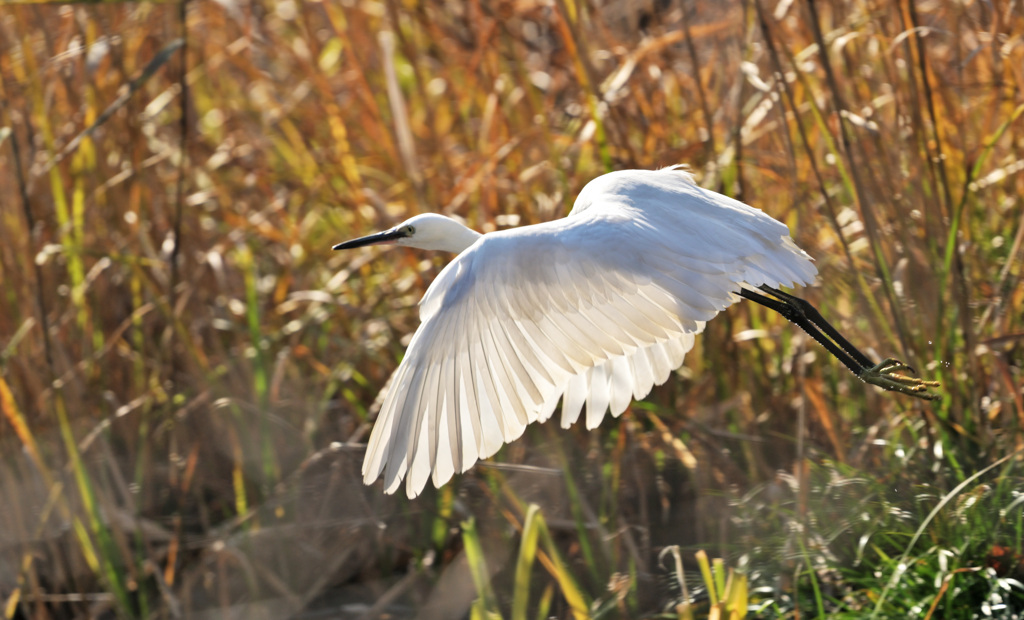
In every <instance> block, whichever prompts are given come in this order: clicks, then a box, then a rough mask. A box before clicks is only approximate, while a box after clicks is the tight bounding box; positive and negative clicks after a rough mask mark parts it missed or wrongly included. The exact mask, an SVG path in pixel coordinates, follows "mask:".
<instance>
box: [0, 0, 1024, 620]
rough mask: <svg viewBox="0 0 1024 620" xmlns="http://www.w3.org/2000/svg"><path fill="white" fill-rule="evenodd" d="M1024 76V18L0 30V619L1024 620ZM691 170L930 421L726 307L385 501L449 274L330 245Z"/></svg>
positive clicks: (626, 2)
mask: <svg viewBox="0 0 1024 620" xmlns="http://www.w3.org/2000/svg"><path fill="white" fill-rule="evenodd" d="M1022 87H1024V7H1022V5H1021V3H1020V2H1014V1H1010V0H991V1H987V0H976V1H970V0H968V1H959V0H956V1H955V0H900V1H898V2H888V1H879V0H827V1H820V2H808V1H806V0H779V1H776V0H741V1H725V2H694V1H692V0H648V1H644V0H636V1H632V0H615V1H610V2H602V1H600V0H536V1H534V0H496V1H482V0H471V1H468V2H462V1H445V0H384V1H378V0H331V1H329V2H297V1H295V0H250V1H242V0H239V1H235V0H219V1H216V2H214V1H206V0H193V1H191V2H187V3H180V2H178V3H162V4H161V3H126V2H111V3H85V4H29V5H18V4H10V3H4V4H3V5H2V6H0V205H2V206H0V261H2V262H0V413H2V416H0V602H2V603H3V608H2V609H3V613H4V614H5V617H6V618H84V617H97V618H114V617H121V618H127V617H140V618H179V617H188V618H202V617H211V618H212V617H217V618H221V617H239V618H284V617H293V618H365V617H368V618H378V617H389V618H396V617H398V618H401V617H415V616H419V617H425V618H460V617H472V618H485V617H486V618H494V617H511V618H525V617H527V616H529V617H538V618H543V617H577V618H582V617H588V616H592V617H610V618H620V617H624V618H641V617H672V618H675V617H679V618H688V617H708V616H709V614H710V616H711V617H742V613H748V614H749V615H750V616H756V617H780V618H798V617H803V616H805V615H812V616H814V617H835V616H842V617H865V616H867V615H869V614H872V613H873V614H875V615H877V616H878V617H944V618H959V617H963V618H968V617H1018V616H1017V615H1016V614H1020V613H1021V612H1024V585H1022V584H1021V581H1019V580H1020V579H1021V578H1022V577H1024V561H1022V556H1021V555H1020V554H1021V553H1022V543H1024V541H1022V538H1024V516H1022V506H1024V495H1022V493H1024V484H1022V483H1024V480H1022V474H1024V471H1022V468H1021V465H1020V463H1019V456H1020V453H1019V450H1020V448H1021V447H1022V438H1024V437H1022V428H1021V424H1022V422H1024V395H1022V386H1024V286H1022V284H1021V279H1022V276H1024V268H1022V263H1021V257H1022V253H1024V251H1022V249H1021V246H1022V243H1024V208H1022V196H1024V174H1022V171H1024V120H1021V115H1022V112H1024V92H1022ZM677 163H684V164H688V165H689V166H690V167H691V170H692V171H693V173H694V174H695V176H696V177H697V179H698V182H699V183H700V184H701V185H702V186H704V187H708V188H711V189H714V190H716V191H720V192H723V193H725V194H728V195H730V196H733V197H736V198H738V199H740V200H743V201H745V202H747V203H749V204H752V205H754V206H756V207H758V208H760V209H762V210H764V211H765V212H766V213H768V214H769V215H771V216H772V217H775V218H777V219H779V220H781V221H783V222H785V223H786V224H788V225H789V226H790V230H791V231H792V233H793V237H794V239H795V241H796V242H797V243H798V244H799V245H800V246H801V247H803V248H804V249H806V250H807V252H809V253H810V254H811V255H812V256H813V257H814V258H815V259H816V261H817V267H818V269H819V271H820V277H819V281H818V282H817V283H816V285H815V286H814V287H811V288H807V289H803V290H800V291H797V294H800V295H802V296H804V297H806V298H807V299H809V300H810V301H812V302H813V303H814V304H816V305H817V306H818V307H819V308H820V309H821V311H822V313H823V314H824V315H825V316H826V318H827V319H828V320H830V321H831V322H832V323H833V324H834V325H835V326H836V327H837V328H839V329H840V331H841V332H842V333H844V334H845V335H846V336H847V338H849V339H850V340H851V341H852V342H853V343H854V344H856V345H858V346H860V347H862V348H863V350H864V351H865V352H867V353H869V354H870V355H872V356H873V357H875V358H877V359H882V358H884V357H887V356H890V355H892V356H896V357H899V358H901V359H903V360H906V361H908V362H909V363H910V364H911V365H913V366H914V367H915V368H917V369H918V371H919V373H920V374H921V375H922V376H924V377H925V378H928V379H935V380H939V381H941V382H942V388H940V392H941V394H942V400H940V401H936V402H926V401H921V400H917V399H914V398H911V397H907V396H903V395H898V394H892V393H884V392H881V391H879V390H877V389H875V388H871V387H868V386H866V385H864V384H862V383H861V382H860V381H859V380H857V379H856V377H854V376H853V375H852V374H850V373H849V372H847V371H846V370H845V369H844V368H843V367H842V366H840V365H839V364H838V363H837V362H836V361H835V360H833V359H832V358H831V357H830V356H828V355H827V354H826V353H825V352H824V350H823V349H821V348H820V347H819V346H818V345H817V344H816V343H814V342H813V341H810V340H809V339H808V338H806V337H805V336H804V335H803V333H802V332H800V331H799V330H798V329H796V328H794V327H793V326H791V325H789V324H787V323H786V322H785V321H784V320H783V319H781V318H780V317H779V316H777V315H775V314H774V313H772V312H770V311H767V310H765V309H764V308H762V307H759V306H757V305H755V304H749V303H741V304H738V305H736V306H734V307H732V308H730V309H729V310H728V311H726V312H725V313H723V314H722V315H721V316H720V317H719V318H717V319H716V320H714V321H712V322H711V323H709V325H708V327H707V331H706V333H705V334H704V335H703V336H701V337H700V338H698V340H697V345H696V346H695V348H694V349H693V351H692V352H691V353H690V354H689V355H688V356H687V359H686V363H685V365H684V366H683V367H682V368H681V369H680V370H679V371H678V372H677V373H675V375H674V376H673V377H672V378H671V379H670V380H669V382H668V383H667V384H666V385H664V386H662V387H660V388H657V389H655V391H654V392H653V393H652V395H651V396H650V397H649V398H648V399H647V400H646V401H645V402H643V403H635V404H634V405H633V406H632V407H631V408H630V409H629V410H628V411H627V412H626V413H625V414H624V415H623V416H622V417H621V418H618V419H606V420H605V423H604V424H603V426H602V427H601V428H600V429H598V430H596V431H594V432H589V433H588V432H585V431H584V430H583V429H582V428H572V429H569V430H562V429H560V428H558V427H557V425H555V424H547V425H540V426H537V427H535V428H529V429H527V433H526V434H525V436H524V438H523V439H521V440H519V441H517V442H515V443H513V444H512V445H509V446H506V447H505V448H504V449H503V450H502V451H501V452H500V453H499V454H498V455H497V456H496V457H495V458H494V459H492V460H491V461H488V462H486V463H481V464H478V466H476V467H475V468H474V469H473V470H472V471H470V472H468V473H466V474H464V475H461V476H456V478H455V479H454V480H453V481H452V482H451V483H450V484H448V485H447V486H445V487H444V488H442V489H441V490H433V489H428V491H427V492H426V493H425V494H424V495H423V496H421V497H420V498H418V499H416V500H413V501H409V500H407V499H405V498H403V497H395V496H384V495H383V493H382V491H381V488H380V485H379V484H378V485H376V486H372V487H364V486H363V485H362V482H361V479H360V475H359V467H360V464H361V459H362V451H363V442H365V440H366V438H367V436H368V432H369V429H370V428H371V426H372V423H373V420H374V416H375V414H376V405H378V404H379V403H377V402H376V398H377V395H378V392H379V390H380V389H381V388H382V387H383V385H384V384H385V382H386V381H387V379H388V377H389V375H390V373H391V372H392V371H393V370H394V368H395V367H396V365H397V363H398V361H399V360H400V358H401V355H402V352H403V350H404V346H405V344H407V343H408V339H409V336H410V334H411V333H412V332H413V330H414V329H415V328H416V326H417V324H418V318H417V311H416V302H417V301H418V299H419V298H420V296H421V295H422V293H423V291H424V290H425V288H426V286H427V285H428V284H429V283H430V281H431V280H432V279H433V278H434V276H436V274H437V273H438V272H439V270H440V269H441V268H442V267H443V265H444V264H445V263H446V262H447V261H448V260H450V256H447V255H442V254H439V253H438V254H435V253H427V252H418V251H413V250H408V249H390V250H376V249H374V250H368V251H360V252H346V253H333V252H331V250H330V247H331V245H332V244H334V243H337V242H340V241H344V240H347V239H349V238H352V237H355V236H359V235H363V234H367V233H369V232H373V231H376V230H379V229H383V228H386V227H388V226H391V225H393V224H395V223H397V222H399V221H401V220H402V219H404V218H406V217H408V216H409V215H412V214H415V213H420V212H426V211H437V212H441V213H445V214H450V215H457V216H460V217H462V218H464V219H465V221H466V222H467V223H468V224H469V225H470V226H472V227H474V228H476V229H478V230H481V231H484V232H486V231H493V230H496V229H500V228H503V227H508V226H516V225H525V224H532V223H536V222H541V221H547V220H551V219H554V218H558V217H563V216H564V215H565V214H566V213H568V211H569V209H570V208H571V206H572V202H573V199H574V197H575V195H576V194H577V192H578V191H579V190H580V188H581V187H582V186H583V185H584V184H585V183H586V182H587V181H589V180H590V179H592V178H594V177H595V176H598V175H600V174H603V173H605V172H608V171H612V170H618V169H624V168H656V167H663V166H668V165H672V164H677ZM612 250H613V249H611V248H610V251H612ZM699 551H703V552H706V554H707V557H711V558H721V562H717V563H714V564H713V566H712V571H714V574H712V575H708V576H705V577H703V578H702V577H701V569H700V567H701V563H700V562H699V561H698V560H697V559H696V558H697V556H695V553H696V552H699ZM730 571H731V572H730ZM730 575H731V576H730ZM719 578H720V579H719ZM726 581H728V582H729V583H728V585H726ZM709 583H710V584H711V588H710V590H709V589H708V587H707V586H708V584H709ZM720 598H724V599H727V600H724V601H723V600H719V599H720ZM748 606H749V607H748ZM741 612H742V613H741ZM714 614H720V615H717V616H715V615H714ZM729 614H735V615H729Z"/></svg>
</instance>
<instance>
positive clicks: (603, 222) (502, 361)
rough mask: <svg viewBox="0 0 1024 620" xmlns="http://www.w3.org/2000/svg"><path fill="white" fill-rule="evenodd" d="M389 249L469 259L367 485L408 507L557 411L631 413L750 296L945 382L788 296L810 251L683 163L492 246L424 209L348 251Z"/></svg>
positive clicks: (808, 265) (626, 181) (902, 383)
mask: <svg viewBox="0 0 1024 620" xmlns="http://www.w3.org/2000/svg"><path fill="white" fill-rule="evenodd" d="M388 242H391V243H396V244H398V245H405V246H410V247H416V248H420V249H427V250H446V251H451V252H457V253H459V254H458V256H456V257H455V259H454V260H453V261H452V262H451V263H449V264H448V266H447V267H445V268H444V270H442V271H441V273H440V275H438V277H437V279H436V280H434V282H433V283H432V284H431V285H430V287H429V288H428V289H427V292H426V294H425V295H424V296H423V300H422V301H421V302H420V319H421V324H420V327H419V329H417V330H416V333H415V334H414V335H413V338H412V342H410V344H409V348H408V350H407V351H406V354H405V357H404V358H403V360H402V362H401V364H400V365H399V367H398V369H397V370H396V371H395V374H394V376H393V377H392V380H391V384H390V388H389V391H388V393H387V395H386V396H385V398H384V402H383V405H382V406H381V409H380V413H379V415H378V418H377V422H376V424H375V425H374V428H373V431H372V433H371V435H370V440H369V444H368V446H367V451H366V457H365V460H364V461H363V479H364V482H365V483H366V484H371V483H373V481H374V480H376V479H377V478H378V477H379V476H380V475H381V474H383V475H384V490H385V492H387V493H393V492H395V491H396V490H397V489H398V487H399V485H400V484H401V482H402V480H403V479H405V481H406V492H407V494H408V495H409V497H415V496H417V495H418V494H419V493H420V492H421V491H422V490H423V487H424V486H425V485H426V482H427V479H428V478H431V479H432V480H433V483H434V485H435V486H437V487H440V486H441V485H443V484H444V483H446V482H447V481H448V480H449V479H451V477H452V475H453V474H454V473H456V472H463V471H466V470H467V469H469V468H470V467H471V466H472V465H473V463H475V462H476V461H477V460H478V459H481V458H487V457H489V456H491V455H493V454H494V453H495V452H497V451H498V449H499V448H500V447H501V446H502V445H503V444H505V443H508V442H511V441H513V440H515V439H517V438H518V437H519V436H520V435H522V433H523V430H524V429H525V428H526V425H527V424H530V423H533V422H538V421H544V420H547V419H548V418H549V417H551V415H552V414H553V413H554V411H555V408H556V407H557V405H558V402H559V400H561V402H562V416H561V419H562V426H564V427H568V426H569V425H571V424H573V423H574V422H576V420H577V419H578V418H579V416H580V413H581V412H582V411H583V410H584V409H585V410H586V425H587V428H594V427H595V426H597V425H598V424H599V423H600V422H601V420H602V418H603V417H604V415H605V413H606V412H607V411H609V410H610V411H611V413H612V415H615V416H618V415H619V414H621V413H622V412H623V411H624V410H625V409H626V407H627V406H628V405H629V403H630V402H631V401H632V400H634V399H641V398H643V397H644V396H646V395H647V394H648V392H650V390H651V388H652V387H653V386H654V385H659V384H661V383H664V382H665V381H666V380H667V379H668V377H669V375H670V373H671V372H672V370H674V369H676V368H678V367H679V366H680V365H681V364H682V363H683V357H684V355H685V354H686V353H687V351H689V350H690V348H691V347H692V346H693V342H694V336H695V335H696V334H699V333H700V332H701V331H702V330H703V329H704V324H705V323H706V322H707V321H709V320H710V319H712V318H713V317H714V316H715V315H716V314H718V313H719V312H721V311H722V310H724V309H725V308H726V307H727V306H729V305H730V304H732V303H733V302H735V301H738V300H739V299H740V298H741V297H746V298H748V299H753V300H754V301H758V302H759V303H764V304H765V305H768V306H769V307H772V308H773V309H775V310H778V311H780V312H782V313H783V314H784V315H785V316H786V317H787V318H789V319H790V320H792V321H794V322H795V323H797V325H799V326H801V327H802V328H804V329H805V330H807V331H808V333H810V334H811V335H812V336H814V337H815V339H816V340H818V341H819V342H821V343H822V344H823V345H824V346H826V348H828V349H829V351H830V352H831V353H832V354H833V355H836V357H837V358H839V359H840V361H842V362H843V363H844V364H845V365H847V366H848V367H849V368H850V369H851V370H852V371H854V372H855V373H857V374H858V376H860V377H861V378H862V379H864V380H865V381H868V382H871V383H874V384H876V385H879V386H881V387H884V388H886V389H890V390H896V391H901V392H905V393H910V394H913V395H916V396H921V397H924V398H930V397H932V396H931V394H930V393H928V392H927V391H926V390H927V387H929V386H934V385H937V384H933V383H931V382H924V381H921V380H919V379H916V378H911V377H907V376H904V375H901V374H897V373H898V372H899V371H903V370H908V367H907V366H905V365H903V364H902V363H900V362H897V361H896V360H891V359H890V360H886V361H885V362H883V363H881V364H877V365H875V364H872V363H871V362H870V360H868V358H866V357H865V356H864V355H863V354H861V353H860V352H859V351H857V350H856V349H855V348H854V347H852V345H850V344H849V343H848V342H847V341H846V340H845V339H843V338H842V337H841V336H839V335H838V333H837V332H835V330H834V329H833V328H832V327H831V326H830V325H827V323H825V324H824V325H822V324H821V323H824V319H821V317H820V315H819V314H817V312H816V311H814V310H813V308H811V307H810V306H809V304H806V302H803V301H802V300H799V299H798V298H794V297H791V296H789V295H786V294H784V293H781V291H777V290H776V289H777V287H780V286H785V287H791V286H793V285H794V284H809V283H810V282H811V281H812V280H813V278H814V276H815V274H816V270H815V268H814V265H813V264H812V262H811V258H810V256H808V255H807V254H806V253H805V252H804V251H803V250H801V249H800V248H798V247H797V246H796V244H794V243H793V241H792V239H791V238H790V237H789V230H788V229H787V228H786V226H785V225H784V224H782V223H781V222H778V221H776V220H774V219H772V218H771V217H769V216H767V215H765V214H764V213H763V212H761V211H759V210H757V209H754V208H753V207H750V206H747V205H745V204H743V203H741V202H739V201H736V200H733V199H731V198H728V197H726V196H723V195H721V194H718V193H715V192H712V191H709V190H706V189H702V188H700V187H698V186H697V185H696V184H695V183H694V182H693V179H692V177H691V176H690V175H689V174H688V173H687V172H685V171H683V170H681V169H679V168H666V169H662V170H657V171H651V170H625V171H620V172H613V173H610V174H606V175H604V176H601V177H598V178H596V179H594V180H593V181H591V182H590V183H588V184H587V185H586V187H584V188H583V191H581V192H580V194H579V196H578V197H577V199H576V203H575V205H574V206H573V209H572V211H571V212H570V213H569V216H568V217H566V218H564V219H561V220H556V221H552V222H546V223H543V224H536V225H532V226H523V227H520V228H515V229H510V230H503V231H499V232H493V233H490V234H487V235H480V234H479V233H476V232H474V231H472V230H470V229H468V228H466V227H465V226H463V225H462V224H460V223H458V222H456V221H455V220H452V219H450V218H447V217H444V216H441V215H436V214H425V215H418V216H415V217H413V218H410V219H409V220H407V221H405V222H403V223H402V224H400V225H398V226H396V227H394V228H392V229H390V230H387V231H384V232H382V233H378V234H376V235H371V236H369V237H363V238H360V239H356V240H353V241H350V242H347V243H342V244H338V245H337V246H335V249H349V248H355V247H361V246H364V245H371V244H378V243H388ZM758 291H760V292H758ZM762 293H767V294H769V295H772V296H773V297H774V298H769V297H764V296H763V294H762ZM772 304H775V305H777V306H779V307H775V306H773V305H772ZM819 320H820V322H819ZM823 333H824V336H823ZM825 336H827V337H825Z"/></svg>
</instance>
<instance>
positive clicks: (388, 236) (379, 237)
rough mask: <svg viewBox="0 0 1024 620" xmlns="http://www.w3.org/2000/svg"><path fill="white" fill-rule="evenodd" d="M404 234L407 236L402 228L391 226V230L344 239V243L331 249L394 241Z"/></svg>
mask: <svg viewBox="0 0 1024 620" xmlns="http://www.w3.org/2000/svg"><path fill="white" fill-rule="evenodd" d="M405 236H407V233H406V232H405V231H404V230H402V229H399V228H392V229H391V230H385V231H384V232H379V233H376V234H373V235H368V236H366V237H360V238H358V239H353V240H351V241H346V242H344V243H339V244H338V245H336V246H334V247H333V248H332V249H334V250H351V249H353V248H361V247H363V246H367V245H379V244H382V243H394V242H395V241H398V240H399V239H401V238H402V237H405Z"/></svg>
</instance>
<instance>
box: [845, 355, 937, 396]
mask: <svg viewBox="0 0 1024 620" xmlns="http://www.w3.org/2000/svg"><path fill="white" fill-rule="evenodd" d="M903 371H908V372H916V371H915V370H914V369H913V368H911V367H910V366H908V365H907V364H904V363H903V362H901V361H900V360H898V359H896V358H893V357H890V358H887V359H884V360H882V361H881V362H879V363H878V364H876V365H875V366H873V367H871V368H867V369H865V370H864V372H863V373H862V374H861V376H860V378H861V379H863V380H864V381H865V382H866V383H870V384H871V385H877V386H878V387H880V388H882V389H884V390H890V391H893V392H901V393H903V394H909V395H911V396H916V397H918V398H923V399H924V400H939V398H941V397H940V396H939V395H938V394H933V393H931V392H929V391H928V388H937V387H939V385H940V384H939V382H938V381H926V380H924V379H919V378H917V377H908V376H907V375H904V374H900V373H902V372H903Z"/></svg>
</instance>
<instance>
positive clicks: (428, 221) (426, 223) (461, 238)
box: [334, 213, 480, 252]
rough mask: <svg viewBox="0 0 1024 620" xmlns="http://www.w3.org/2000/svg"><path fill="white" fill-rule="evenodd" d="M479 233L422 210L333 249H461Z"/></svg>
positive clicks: (455, 250) (447, 218)
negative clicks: (383, 228) (391, 225)
mask: <svg viewBox="0 0 1024 620" xmlns="http://www.w3.org/2000/svg"><path fill="white" fill-rule="evenodd" d="M478 238H480V233H478V232H476V231H473V230H470V229H468V228H466V227H465V226H463V225H462V224H460V223H459V222H457V221H455V220H453V219H452V218H450V217H445V216H444V215H438V214H436V213H424V214H422V215H416V216H413V217H411V218H409V219H407V220H405V221H404V222H402V223H401V224H399V225H398V226H395V227H394V228H389V229H388V230H385V231H384V232H379V233H376V234H373V235H369V236H366V237H360V238H358V239H353V240H351V241H346V242H344V243H339V244H338V245H336V246H334V249H335V250H351V249H352V248H361V247H363V246H367V245H391V244H394V245H404V246H408V247H411V248H419V249H421V250H442V251H444V252H461V251H463V250H465V249H466V248H468V247H469V246H471V245H473V242H475V241H476V240H477V239H478Z"/></svg>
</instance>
